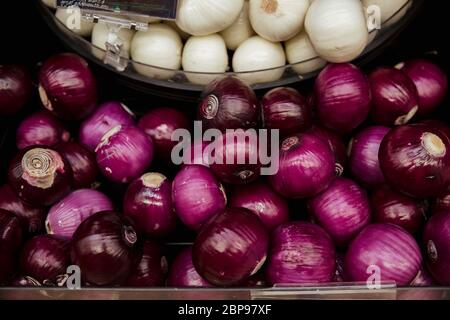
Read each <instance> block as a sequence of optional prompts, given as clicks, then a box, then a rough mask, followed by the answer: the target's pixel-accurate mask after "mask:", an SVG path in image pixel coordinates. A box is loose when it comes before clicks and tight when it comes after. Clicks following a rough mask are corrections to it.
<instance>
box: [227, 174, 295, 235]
mask: <svg viewBox="0 0 450 320" xmlns="http://www.w3.org/2000/svg"><path fill="white" fill-rule="evenodd" d="M229 206H230V207H236V208H246V209H249V210H250V211H252V212H253V213H254V214H256V215H257V216H258V217H259V219H261V221H262V223H264V225H265V226H266V228H267V229H268V230H273V229H275V228H276V227H278V226H279V225H280V224H283V223H286V222H288V221H289V206H288V203H287V201H286V200H285V199H284V198H282V197H281V196H279V195H278V194H277V193H276V192H275V191H273V190H272V188H271V187H270V186H269V185H268V184H266V183H264V182H262V181H259V182H255V183H252V184H249V185H244V186H239V187H235V188H234V190H233V191H232V193H231V195H230V199H229Z"/></svg>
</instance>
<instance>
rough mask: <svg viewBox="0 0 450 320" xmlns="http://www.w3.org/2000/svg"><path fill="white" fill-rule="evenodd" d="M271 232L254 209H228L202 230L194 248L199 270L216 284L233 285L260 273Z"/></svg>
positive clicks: (195, 263) (195, 262) (222, 285)
mask: <svg viewBox="0 0 450 320" xmlns="http://www.w3.org/2000/svg"><path fill="white" fill-rule="evenodd" d="M268 246H269V234H268V232H267V231H266V228H265V227H264V225H263V223H262V222H261V220H259V218H258V217H257V216H256V215H255V214H253V213H252V212H251V211H250V210H247V209H244V208H229V209H225V210H224V211H222V212H221V213H219V214H217V215H216V216H215V217H213V218H212V219H210V220H209V221H208V223H206V224H205V225H204V226H203V227H202V229H201V230H200V232H199V234H198V235H197V238H196V239H195V242H194V247H193V250H192V252H193V255H192V256H193V262H194V266H195V269H196V270H197V272H198V273H199V274H200V275H201V276H202V277H203V278H205V279H206V280H207V281H208V282H210V283H212V284H213V285H216V286H220V287H227V286H233V285H236V284H239V283H242V282H243V281H244V280H245V279H247V278H249V277H251V276H252V275H254V274H256V273H257V272H258V271H259V269H260V268H261V267H262V265H263V264H264V262H265V260H266V258H267V250H268Z"/></svg>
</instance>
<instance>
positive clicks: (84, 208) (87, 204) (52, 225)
mask: <svg viewBox="0 0 450 320" xmlns="http://www.w3.org/2000/svg"><path fill="white" fill-rule="evenodd" d="M111 210H113V204H112V202H111V200H109V198H108V197H107V196H106V195H105V194H103V193H101V192H99V191H97V190H91V189H79V190H76V191H74V192H72V193H70V194H69V195H68V196H67V197H64V198H63V199H61V200H60V201H59V202H57V203H56V204H54V205H53V206H52V207H51V208H50V211H49V212H48V215H47V219H46V221H45V225H46V228H47V233H48V234H53V235H55V236H57V237H59V238H64V239H71V238H72V236H73V234H74V232H75V230H76V229H77V228H78V226H79V225H80V224H81V223H82V222H83V221H84V220H86V219H87V218H89V217H90V216H92V215H94V214H96V213H97V212H101V211H111Z"/></svg>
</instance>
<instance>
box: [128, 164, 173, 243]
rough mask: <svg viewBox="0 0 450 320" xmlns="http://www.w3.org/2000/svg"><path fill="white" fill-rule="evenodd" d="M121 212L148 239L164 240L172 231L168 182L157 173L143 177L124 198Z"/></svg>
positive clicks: (137, 180)
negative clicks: (162, 238) (160, 238)
mask: <svg viewBox="0 0 450 320" xmlns="http://www.w3.org/2000/svg"><path fill="white" fill-rule="evenodd" d="M123 212H124V214H125V215H126V216H128V217H130V218H131V219H132V220H133V221H134V222H135V224H136V227H137V229H138V230H139V231H141V232H142V233H144V234H145V235H146V236H149V237H164V236H167V235H168V234H170V233H172V232H173V231H174V230H175V227H176V222H177V217H176V214H175V212H174V209H173V205H172V182H171V181H170V180H168V179H167V178H166V177H165V176H164V175H162V174H160V173H146V174H144V175H143V176H141V177H140V178H138V179H136V180H134V181H133V182H132V183H131V184H130V186H129V187H128V190H127V192H126V194H125V199H124V201H123Z"/></svg>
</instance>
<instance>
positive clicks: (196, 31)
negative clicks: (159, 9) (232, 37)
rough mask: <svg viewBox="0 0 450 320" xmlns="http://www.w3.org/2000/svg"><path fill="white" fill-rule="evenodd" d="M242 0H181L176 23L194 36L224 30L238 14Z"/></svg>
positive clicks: (242, 3)
mask: <svg viewBox="0 0 450 320" xmlns="http://www.w3.org/2000/svg"><path fill="white" fill-rule="evenodd" d="M243 5H244V0H181V1H180V4H179V5H178V12H177V20H176V22H177V25H178V26H179V27H180V29H181V30H183V31H185V32H187V33H189V34H192V35H194V36H206V35H209V34H212V33H217V32H220V31H222V30H225V29H226V28H228V27H229V26H231V25H232V24H233V22H234V21H235V20H236V19H237V17H238V16H239V13H240V12H241V10H242V7H243Z"/></svg>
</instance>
